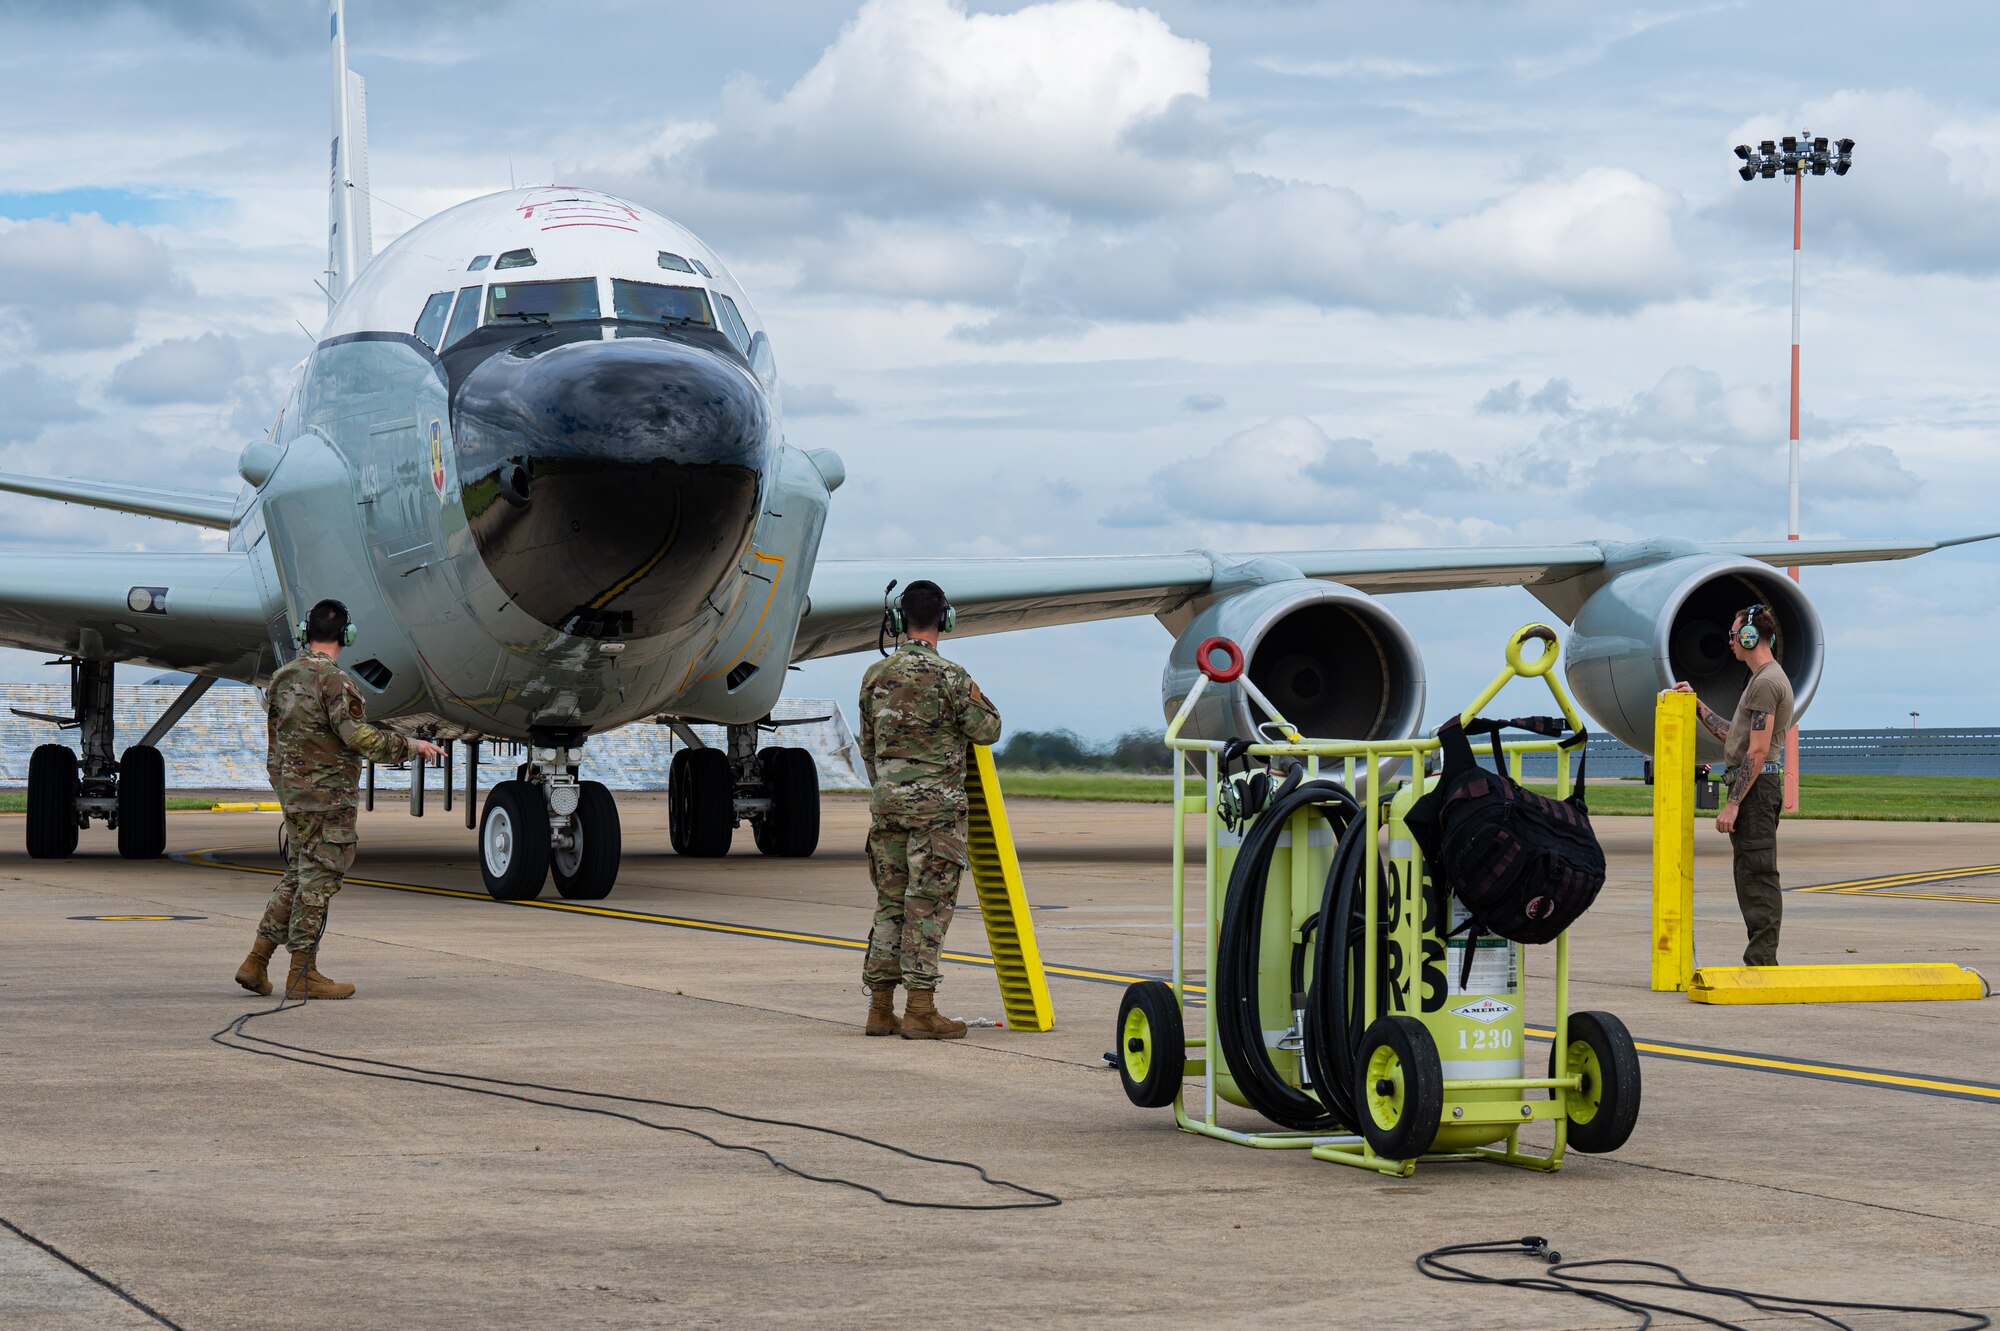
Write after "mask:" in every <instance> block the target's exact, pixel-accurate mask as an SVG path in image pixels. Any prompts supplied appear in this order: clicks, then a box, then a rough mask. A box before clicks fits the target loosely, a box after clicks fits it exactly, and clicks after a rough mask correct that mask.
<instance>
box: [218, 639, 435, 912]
mask: <svg viewBox="0 0 2000 1331" xmlns="http://www.w3.org/2000/svg"><path fill="white" fill-rule="evenodd" d="M264 706H265V709H266V713H267V724H266V730H265V742H266V749H267V756H266V759H265V761H266V763H267V764H268V770H269V772H270V776H271V789H272V790H274V791H276V792H277V795H278V802H279V803H280V804H281V805H282V806H283V807H284V811H285V836H286V841H287V843H288V847H289V851H290V858H289V860H288V862H287V864H286V867H285V876H284V878H283V879H282V880H280V881H279V883H278V889H277V891H275V892H273V893H271V901H270V904H269V905H267V906H266V907H265V908H264V918H263V919H262V920H261V921H260V922H259V923H258V925H257V932H258V934H259V935H261V936H262V937H264V938H266V939H269V940H270V941H271V942H272V943H282V944H283V945H284V946H285V947H287V948H288V949H290V950H291V951H293V952H310V951H312V950H313V948H314V946H315V945H316V944H317V943H318V941H319V936H320V933H321V931H322V930H324V929H325V928H326V906H327V902H328V901H330V900H331V899H332V898H333V894H334V893H336V892H338V891H339V890H340V883H341V880H342V879H343V878H344V877H346V875H347V871H348V869H350V868H352V867H353V865H354V848H355V845H356V842H357V840H358V838H357V837H356V835H355V818H356V813H357V805H358V799H357V796H356V792H355V786H356V783H357V782H358V781H359V780H360V777H361V759H362V758H363V757H368V758H373V759H374V760H375V761H377V762H387V763H400V762H407V761H408V760H409V759H410V758H411V757H412V756H414V755H415V754H416V751H417V746H416V742H415V741H414V740H411V739H409V738H407V737H406V736H403V735H399V734H397V733H395V732H394V731H389V730H381V729H378V728H377V727H375V726H372V725H370V724H368V722H367V721H366V720H364V719H363V718H364V716H365V715H366V708H364V707H363V706H362V702H361V692H360V690H358V689H356V688H355V687H354V681H353V680H351V679H349V678H348V677H347V676H346V674H345V673H343V672H342V671H341V669H340V667H339V666H337V665H335V664H334V663H333V660H332V659H331V658H329V657H326V656H322V655H321V654H320V653H318V652H316V651H313V650H312V649H311V648H307V649H306V650H305V651H303V652H301V653H300V654H299V656H298V658H297V659H296V660H293V661H291V662H289V663H287V664H286V665H283V666H281V667H279V669H278V672H277V673H276V674H274V675H272V676H271V684H270V687H269V688H268V689H266V690H265V693H264Z"/></svg>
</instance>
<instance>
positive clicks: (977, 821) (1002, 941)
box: [965, 744, 1056, 1031]
mask: <svg viewBox="0 0 2000 1331" xmlns="http://www.w3.org/2000/svg"><path fill="white" fill-rule="evenodd" d="M965 797H966V802H967V804H968V806H969V814H970V816H969V818H968V820H967V825H966V838H965V848H966V852H967V856H968V858H970V859H971V861H972V884H973V886H974V887H975V888H976V889H977V890H978V892H979V915H980V918H981V919H983V920H985V921H986V945H987V948H988V949H989V950H990V951H991V952H992V954H993V971H994V974H995V975H997V976H998V977H999V979H1000V1004H1001V1006H1002V1007H1003V1008H1005V1009H1006V1012H1007V1025H1008V1027H1009V1028H1011V1029H1013V1030H1017V1031H1046V1030H1050V1029H1052V1028H1053V1027H1054V1026H1055V1024H1056V1011H1055V1007H1054V1005H1052V1004H1051V1003H1050V1002H1049V980H1048V976H1047V975H1046V974H1044V973H1043V971H1042V952H1041V949H1040V948H1038V947H1036V946H1035V923H1034V921H1033V920H1031V919H1029V918H1028V893H1027V890H1026V889H1025V888H1024V887H1023V886H1022V885H1021V862H1020V860H1019V859H1017V858H1016V857H1015V855H1014V833H1013V830H1012V829H1011V828H1010V827H1008V825H1007V804H1006V801H1004V800H1003V799H1001V797H1000V774H999V773H998V772H997V771H996V770H995V769H994V766H993V749H992V747H991V746H990V745H986V744H975V745H973V746H972V761H971V762H969V763H967V764H966V765H965Z"/></svg>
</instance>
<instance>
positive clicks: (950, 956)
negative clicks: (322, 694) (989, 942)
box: [175, 847, 1194, 988]
mask: <svg viewBox="0 0 2000 1331" xmlns="http://www.w3.org/2000/svg"><path fill="white" fill-rule="evenodd" d="M224 849H233V847H221V848H218V849H216V850H196V851H189V852H187V853H186V854H184V855H178V856H175V858H176V859H181V860H185V861H186V862H187V863H189V864H198V865H200V866H202V867H203V868H206V869H230V870H233V871H235V872H237V873H261V874H268V875H269V876H271V877H273V878H281V877H283V876H284V870H282V869H266V868H263V867H261V866H259V865H255V864H234V863H231V862H230V861H228V860H218V859H216V858H214V857H215V856H216V855H218V854H220V853H221V851H222V850H224ZM345 882H346V884H347V886H349V887H379V888H383V889H384V890H386V891H390V892H417V893H421V894H422V895H424V896H431V897H456V898H458V899H459V900H461V901H483V902H487V903H489V904H491V905H496V906H526V907H528V908H529V909H531V910H555V911H562V912H563V913H565V914H568V915H594V916H597V917H599V918H601V919H607V920H634V921H637V922H638V923H640V924H664V925H672V926H673V927H675V928H677V929H694V930H697V931H700V932H702V933H716V934H735V935H738V936H741V937H745V938H772V939H776V940H778V941H779V942H783V943H810V944H812V945H814V946H816V947H837V948H845V949H847V950H849V951H854V952H866V951H867V950H868V944H867V942H866V941H865V940H864V941H861V942H856V941H855V940H854V939H852V938H835V937H833V936H832V935H831V934H808V933H800V932H798V931H795V930H790V929H760V928H758V927H756V926H755V925H749V924H725V923H723V922H722V921H719V920H697V919H693V918H691V917H688V916H682V915H661V914H658V913H656V912H653V911H643V910H619V909H617V908H616V907H612V906H592V905H588V904H585V903H583V902H579V901H543V900H541V899H540V898H531V899H529V900H527V901H495V900H494V898H492V897H491V896H489V895H487V894H486V893H484V892H467V891H464V890H462V889H460V888H455V887H428V886H426V885H424V884H422V883H392V882H388V881H387V880H384V879H380V878H348V879H346V880H345ZM938 955H939V956H940V957H942V958H943V959H944V960H946V961H958V962H964V963H966V964H968V965H973V966H986V967H991V966H992V965H993V958H991V957H985V956H981V955H979V954H978V953H976V952H941V953H939V954H938ZM1043 969H1044V970H1046V971H1048V972H1049V973H1050V974H1051V975H1068V976H1071V977H1073V978H1075V979H1079V980H1106V981H1110V982H1112V983H1117V984H1126V983H1130V982H1131V981H1133V980H1136V979H1139V978H1140V977H1139V976H1136V975H1116V974H1113V973H1112V972H1110V971H1095V970H1086V969H1084V968H1082V967H1078V966H1044V967H1043ZM1189 987H1190V988H1193V987H1194V986H1189Z"/></svg>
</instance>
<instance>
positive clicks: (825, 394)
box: [785, 384, 861, 416]
mask: <svg viewBox="0 0 2000 1331" xmlns="http://www.w3.org/2000/svg"><path fill="white" fill-rule="evenodd" d="M785 414H786V415H787V416H858V415H860V414H861V408H860V407H858V406H856V405H855V404H854V403H852V402H850V401H848V400H847V399H846V398H844V397H842V396H841V395H840V394H839V393H837V392H835V391H834V387H833V385H832V384H786V385H785Z"/></svg>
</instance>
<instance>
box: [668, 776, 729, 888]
mask: <svg viewBox="0 0 2000 1331" xmlns="http://www.w3.org/2000/svg"><path fill="white" fill-rule="evenodd" d="M682 758H685V759H687V762H686V763H685V764H682V763H681V762H680V760H681V759H682ZM674 762H675V763H676V765H679V766H680V767H681V774H680V782H679V785H678V787H675V786H674V785H673V773H672V771H671V769H670V770H669V772H668V782H669V785H668V790H667V828H668V838H669V839H670V840H671V841H672V842H673V843H674V849H676V850H678V851H679V852H680V853H681V854H683V855H687V856H691V857H693V858H695V859H701V860H712V859H719V858H720V857H722V856H724V855H727V854H728V853H729V843H730V841H731V840H733V839H734V838H735V835H736V779H735V778H734V777H733V776H731V775H730V771H729V756H728V755H727V754H725V753H724V752H723V751H722V750H721V749H683V750H682V751H681V752H680V754H679V755H678V756H677V757H676V758H675V759H674ZM676 789H678V791H679V793H678V794H676V793H675V790H676ZM676 827H678V835H676V834H675V829H676Z"/></svg>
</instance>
